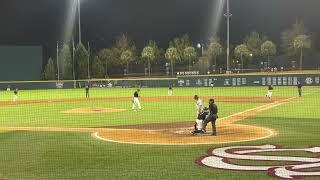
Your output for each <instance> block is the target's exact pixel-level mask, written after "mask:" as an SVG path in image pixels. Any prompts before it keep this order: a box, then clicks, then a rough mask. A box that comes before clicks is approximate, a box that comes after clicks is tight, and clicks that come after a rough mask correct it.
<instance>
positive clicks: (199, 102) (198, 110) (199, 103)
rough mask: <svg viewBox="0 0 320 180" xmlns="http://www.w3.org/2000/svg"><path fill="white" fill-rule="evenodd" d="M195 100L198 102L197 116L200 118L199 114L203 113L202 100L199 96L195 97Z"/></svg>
mask: <svg viewBox="0 0 320 180" xmlns="http://www.w3.org/2000/svg"><path fill="white" fill-rule="evenodd" d="M193 99H194V100H195V101H196V116H197V117H198V114H200V113H201V112H202V111H203V104H202V100H201V99H200V97H199V96H198V95H194V97H193Z"/></svg>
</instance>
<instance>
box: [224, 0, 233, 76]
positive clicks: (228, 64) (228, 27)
mask: <svg viewBox="0 0 320 180" xmlns="http://www.w3.org/2000/svg"><path fill="white" fill-rule="evenodd" d="M224 16H225V17H227V74H228V73H230V62H229V61H230V17H231V16H232V14H231V13H230V4H229V0H227V13H226V14H224Z"/></svg>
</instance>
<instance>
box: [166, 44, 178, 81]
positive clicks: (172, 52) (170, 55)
mask: <svg viewBox="0 0 320 180" xmlns="http://www.w3.org/2000/svg"><path fill="white" fill-rule="evenodd" d="M165 57H166V59H167V60H169V61H170V65H171V76H173V63H174V62H176V61H177V60H179V54H178V51H177V49H176V48H175V47H170V48H168V49H167V51H166V53H165Z"/></svg>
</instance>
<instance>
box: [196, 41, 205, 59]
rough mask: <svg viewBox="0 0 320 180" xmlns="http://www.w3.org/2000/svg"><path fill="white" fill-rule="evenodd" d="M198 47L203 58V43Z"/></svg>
mask: <svg viewBox="0 0 320 180" xmlns="http://www.w3.org/2000/svg"><path fill="white" fill-rule="evenodd" d="M197 47H198V48H199V49H200V48H201V56H203V48H204V47H203V44H202V43H198V44H197Z"/></svg>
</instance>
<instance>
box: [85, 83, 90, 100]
mask: <svg viewBox="0 0 320 180" xmlns="http://www.w3.org/2000/svg"><path fill="white" fill-rule="evenodd" d="M85 88H86V98H89V97H90V92H89V91H90V85H89V83H88V84H87V85H86V87H85Z"/></svg>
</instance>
